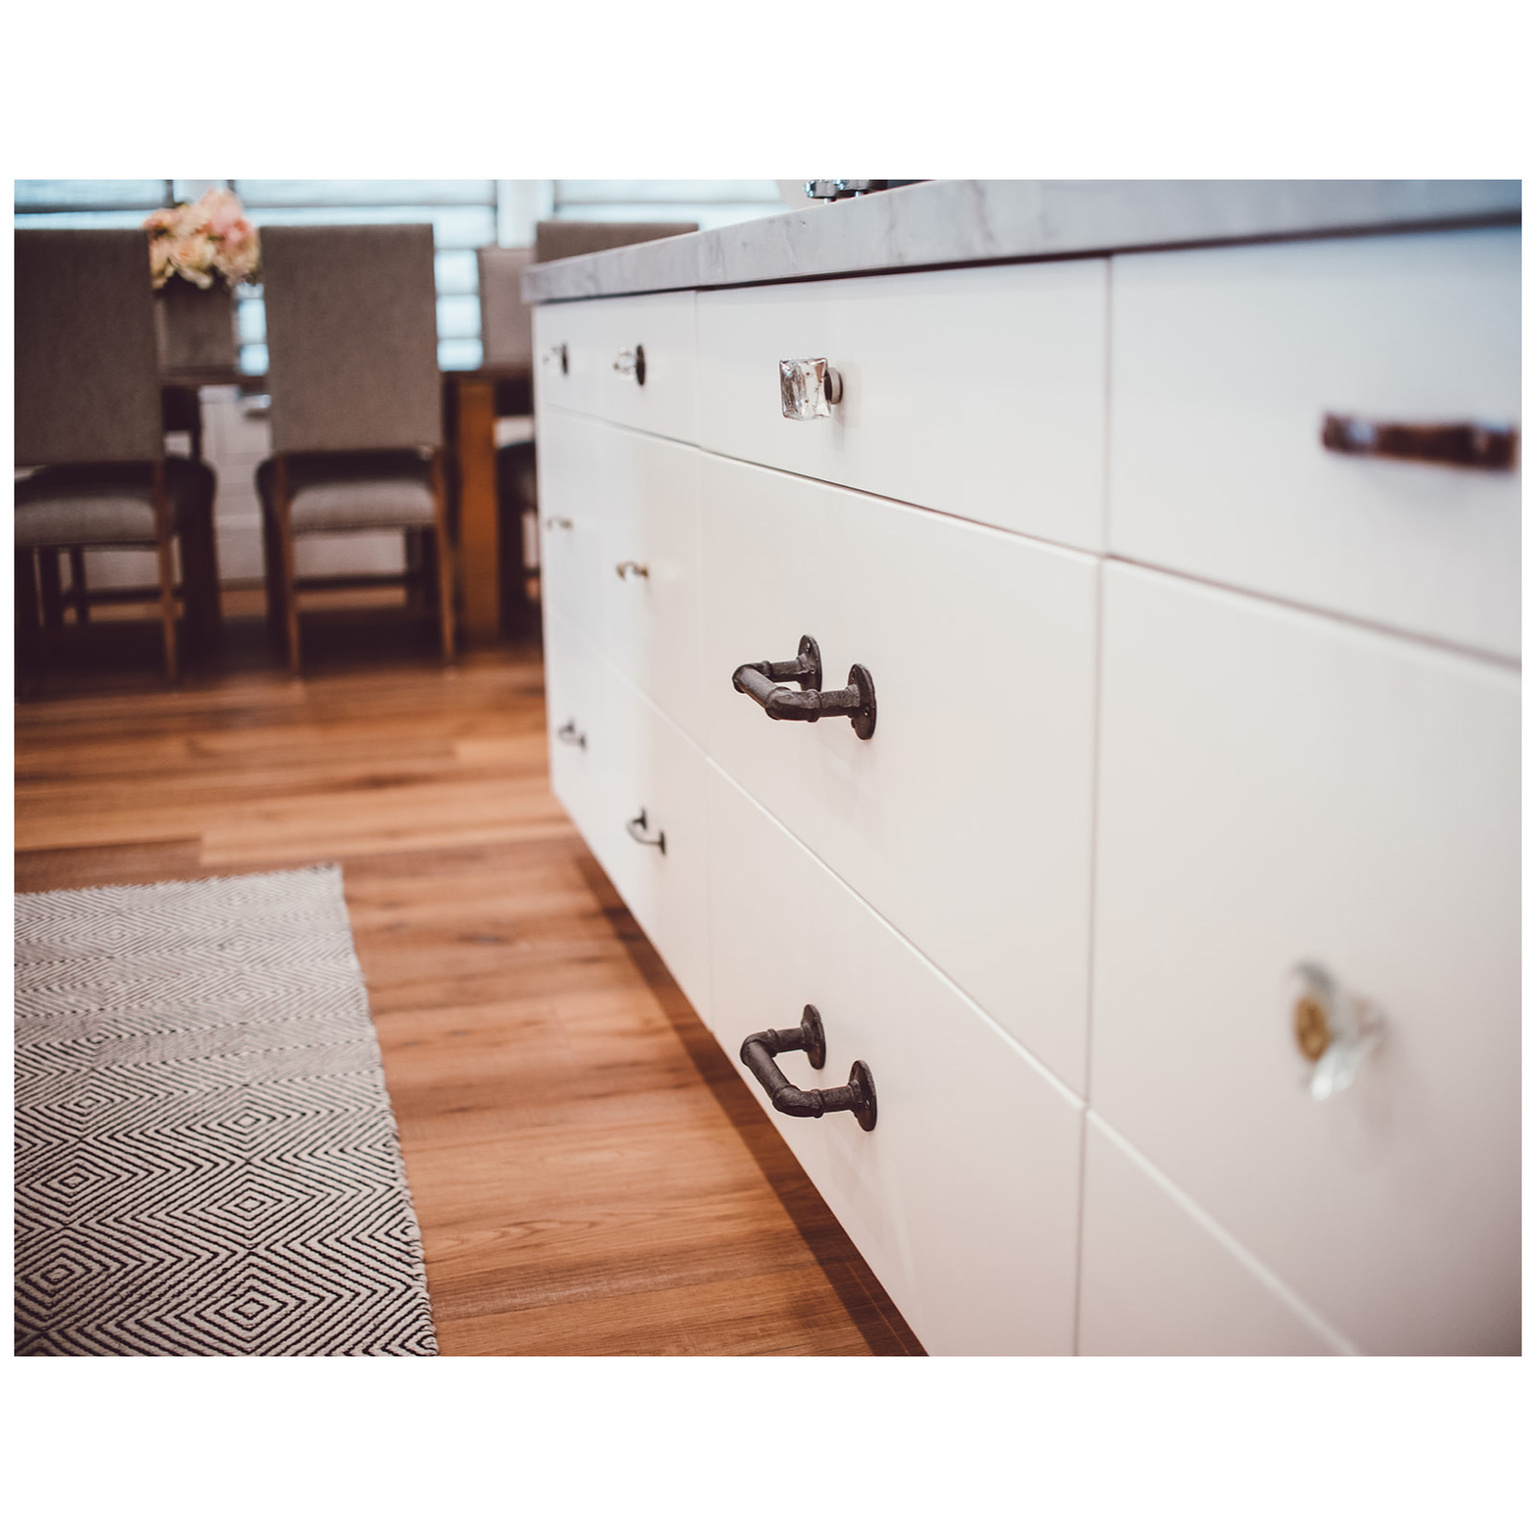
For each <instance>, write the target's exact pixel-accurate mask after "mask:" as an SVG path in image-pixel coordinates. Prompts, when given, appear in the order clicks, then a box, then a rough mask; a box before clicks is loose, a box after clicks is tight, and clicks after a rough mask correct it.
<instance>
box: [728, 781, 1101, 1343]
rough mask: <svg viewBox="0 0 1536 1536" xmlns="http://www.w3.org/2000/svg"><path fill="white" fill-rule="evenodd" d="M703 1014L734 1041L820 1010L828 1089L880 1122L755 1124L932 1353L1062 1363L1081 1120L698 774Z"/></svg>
mask: <svg viewBox="0 0 1536 1536" xmlns="http://www.w3.org/2000/svg"><path fill="white" fill-rule="evenodd" d="M707 772H708V784H709V814H710V844H711V849H710V857H711V869H710V879H711V905H710V949H711V956H710V958H711V968H712V982H713V1003H714V1011H713V1013H712V1014H711V1015H710V1021H711V1024H712V1026H713V1028H714V1030H715V1033H716V1035H717V1036H718V1037H719V1039H720V1041H721V1043H722V1045H723V1046H724V1047H725V1049H726V1051H727V1053H728V1054H729V1055H730V1057H731V1059H732V1060H733V1061H737V1062H738V1070H739V1071H741V1072H742V1075H743V1076H744V1077H746V1079H747V1081H748V1082H749V1083H751V1084H752V1085H753V1088H754V1091H755V1092H757V1094H758V1096H759V1098H760V1099H762V1100H763V1102H764V1103H765V1104H766V1097H765V1096H764V1095H763V1094H762V1090H761V1089H760V1088H758V1087H757V1084H756V1082H755V1080H754V1079H753V1078H752V1076H751V1074H750V1073H749V1072H748V1071H747V1069H746V1068H745V1067H741V1066H740V1065H739V1054H738V1053H739V1048H740V1045H741V1042H742V1041H743V1040H744V1039H745V1038H746V1037H747V1036H748V1035H749V1034H754V1033H756V1032H757V1031H759V1030H763V1029H784V1028H791V1027H793V1026H794V1025H796V1024H798V1022H799V1020H800V1014H801V1010H802V1008H803V1007H804V1006H805V1004H806V1003H814V1004H815V1005H816V1006H817V1008H818V1009H819V1010H820V1012H821V1015H822V1020H823V1024H824V1027H825V1030H826V1038H827V1062H826V1066H825V1067H824V1068H823V1069H822V1070H820V1071H816V1070H814V1069H812V1068H811V1066H810V1065H809V1062H808V1061H807V1058H806V1057H805V1056H804V1054H802V1053H799V1052H795V1053H789V1054H785V1055H783V1056H781V1057H779V1065H780V1066H781V1068H782V1069H783V1070H784V1072H785V1075H786V1076H787V1077H788V1078H789V1079H790V1081H791V1082H793V1083H795V1084H796V1085H797V1086H800V1087H805V1088H812V1087H816V1088H832V1087H836V1086H837V1085H838V1084H840V1083H844V1082H846V1081H847V1080H848V1073H849V1069H850V1067H851V1066H852V1064H853V1062H854V1061H855V1060H863V1061H865V1062H866V1063H867V1064H868V1066H869V1068H870V1071H871V1073H872V1074H873V1077H874V1081H875V1092H876V1097H877V1105H878V1119H877V1122H876V1125H875V1128H874V1129H873V1130H872V1131H868V1132H866V1131H864V1130H862V1129H861V1128H860V1127H859V1125H858V1124H857V1123H856V1122H855V1120H854V1118H853V1116H852V1115H851V1114H847V1113H838V1114H830V1115H827V1116H825V1117H823V1118H822V1119H820V1120H796V1119H790V1118H788V1117H786V1116H783V1115H778V1114H775V1113H774V1112H773V1110H772V1109H769V1110H768V1113H769V1114H770V1115H771V1116H772V1118H773V1122H774V1124H775V1125H776V1126H777V1127H778V1129H779V1130H780V1131H781V1132H782V1134H783V1136H784V1139H785V1140H786V1141H787V1142H788V1143H789V1146H790V1148H791V1150H792V1151H793V1152H794V1154H795V1156H796V1157H797V1158H798V1159H799V1160H800V1163H801V1165H802V1166H803V1167H804V1168H805V1170H806V1172H807V1173H808V1174H809V1175H810V1177H811V1179H812V1180H813V1181H814V1182H815V1184H816V1186H817V1188H818V1189H819V1190H820V1191H821V1193H822V1195H823V1196H824V1198H825V1199H826V1201H827V1203H828V1205H830V1206H831V1208H832V1210H833V1212H834V1213H835V1215H836V1216H837V1218H838V1220H839V1221H840V1222H841V1223H842V1224H843V1227H844V1228H845V1230H846V1231H847V1232H848V1235H849V1236H850V1237H851V1238H852V1239H853V1241H854V1243H855V1244H856V1245H857V1246H858V1248H859V1251H860V1252H861V1253H862V1254H863V1255H864V1257H865V1258H866V1259H867V1260H868V1262H869V1264H870V1267H871V1268H872V1269H873V1270H874V1272H875V1274H876V1275H877V1276H878V1277H879V1279H880V1281H881V1283H882V1284H883V1285H884V1286H885V1287H886V1289H887V1290H888V1291H889V1292H890V1294H891V1296H892V1298H893V1299H894V1301H895V1302H896V1304H897V1306H898V1307H900V1308H901V1312H902V1315H903V1316H904V1317H905V1318H906V1320H907V1322H908V1323H909V1324H911V1326H912V1329H913V1331H914V1332H915V1333H916V1334H917V1336H918V1338H919V1339H920V1340H921V1341H922V1343H923V1345H924V1347H925V1348H926V1349H927V1350H928V1351H929V1352H930V1353H933V1354H1060V1353H1069V1352H1070V1351H1071V1348H1072V1324H1073V1312H1074V1289H1075V1284H1076V1247H1077V1199H1078V1155H1079V1154H1078V1148H1079V1140H1080V1135H1081V1113H1082V1112H1081V1106H1080V1105H1079V1103H1078V1102H1077V1101H1076V1100H1075V1099H1073V1098H1072V1096H1071V1095H1069V1094H1067V1093H1066V1092H1064V1091H1063V1090H1062V1089H1061V1088H1059V1087H1058V1086H1057V1085H1056V1084H1055V1083H1054V1082H1053V1081H1052V1080H1051V1079H1049V1078H1048V1077H1047V1076H1046V1075H1045V1074H1044V1073H1042V1072H1040V1071H1039V1070H1038V1068H1036V1067H1035V1066H1034V1065H1033V1064H1032V1063H1031V1062H1030V1061H1029V1060H1028V1058H1027V1057H1026V1056H1025V1055H1024V1054H1023V1053H1022V1052H1021V1051H1020V1050H1019V1049H1018V1047H1017V1046H1015V1045H1014V1044H1013V1042H1012V1041H1010V1040H1008V1039H1007V1038H1006V1037H1005V1036H1004V1035H1003V1034H1002V1033H1001V1032H1000V1031H999V1030H998V1029H997V1028H996V1027H995V1026H994V1025H992V1024H991V1023H989V1022H988V1021H987V1020H986V1019H985V1018H984V1017H983V1016H982V1015H981V1014H980V1013H978V1012H977V1011H976V1009H975V1008H974V1007H972V1006H971V1005H970V1004H969V1003H968V1002H967V1001H966V1000H965V999H964V998H962V997H961V996H960V995H959V994H958V993H957V992H956V991H955V990H954V988H953V987H951V986H950V985H949V984H948V983H947V982H945V980H944V979H943V978H942V977H941V976H940V975H938V973H937V972H935V971H934V970H933V968H932V967H931V966H930V965H928V964H927V963H926V962H925V961H924V960H923V959H922V958H921V957H920V956H919V955H918V954H917V953H916V952H915V951H914V950H913V949H912V948H911V946H910V945H908V944H906V943H904V942H903V941H902V939H901V938H900V937H899V936H898V935H897V934H896V933H894V932H893V931H892V930H891V929H890V927H889V926H887V925H886V924H885V923H883V922H881V921H880V919H879V918H878V917H876V916H875V914H874V913H873V912H871V911H870V909H869V908H868V907H867V906H865V905H864V903H863V902H861V901H859V900H858V898H857V897H855V896H854V895H853V894H852V893H851V892H850V891H849V890H848V889H847V887H846V886H844V885H843V884H842V883H841V882H840V881H838V880H837V879H835V878H834V877H833V876H832V875H831V874H829V873H828V871H827V870H826V868H825V866H823V865H822V864H820V863H819V862H818V861H817V860H816V859H814V858H812V857H811V856H810V855H809V854H808V853H807V852H806V851H805V850H804V849H803V848H802V847H801V846H800V845H799V844H797V843H796V842H795V841H794V840H793V839H792V838H790V837H789V836H787V835H786V834H785V833H784V831H783V830H782V829H781V828H779V827H778V826H776V825H775V824H774V823H773V822H772V821H771V820H770V819H769V818H768V817H767V816H766V815H764V813H763V812H762V811H761V810H760V809H759V808H758V807H756V806H755V805H753V804H752V803H751V802H750V801H749V800H748V799H747V798H746V797H745V796H744V795H743V794H742V793H741V791H740V790H739V789H737V788H736V787H735V786H734V785H733V784H731V783H730V781H729V780H728V779H726V778H725V777H724V775H722V774H721V773H720V772H719V770H718V769H716V768H714V767H713V766H711V767H710V768H709V769H708V770H707Z"/></svg>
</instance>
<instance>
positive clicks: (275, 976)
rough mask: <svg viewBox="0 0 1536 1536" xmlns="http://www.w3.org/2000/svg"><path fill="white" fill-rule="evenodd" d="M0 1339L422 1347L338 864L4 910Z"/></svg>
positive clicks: (75, 896) (385, 1101) (428, 1337)
mask: <svg viewBox="0 0 1536 1536" xmlns="http://www.w3.org/2000/svg"><path fill="white" fill-rule="evenodd" d="M15 1348H16V1353H17V1354H21V1355H435V1354H436V1353H437V1338H436V1335H435V1334H434V1332H433V1328H432V1311H431V1306H430V1303H429V1301H428V1298H427V1283H426V1270H425V1267H424V1265H423V1262H422V1250H421V1233H420V1230H419V1229H418V1227H417V1225H416V1217H415V1213H414V1212H413V1211H412V1209H411V1196H410V1190H409V1188H408V1186H407V1184H406V1180H405V1166H404V1164H403V1162H402V1161H401V1158H400V1145H399V1137H398V1133H397V1131H396V1128H395V1118H394V1114H393V1111H392V1110H391V1108H390V1103H389V1094H388V1092H387V1090H386V1089H385V1086H384V1072H383V1066H382V1062H381V1060H380V1056H379V1043H378V1037H377V1035H376V1034H375V1033H374V1028H373V1022H372V1019H371V1018H370V1016H369V1012H368V996H367V993H366V992H365V990H364V988H363V977H362V972H361V970H360V969H359V967H358V963H357V956H356V953H355V951H354V950H353V947H352V930H351V927H350V925H349V923H348V921H347V909H346V903H345V901H344V900H343V897H342V885H341V871H340V869H339V868H338V867H337V866H335V865H324V866H321V867H318V868H313V869H301V870H289V871H284V872H281V873H278V874H268V875H240V876H236V877H233V878H226V879H218V880H194V881H178V882H174V883H169V884H164V885H124V886H102V887H96V888H93V889H88V890H77V891H48V892H44V893H41V894H37V895H18V896H17V897H16V1342H15Z"/></svg>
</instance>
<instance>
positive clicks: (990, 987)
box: [701, 455, 1098, 1091]
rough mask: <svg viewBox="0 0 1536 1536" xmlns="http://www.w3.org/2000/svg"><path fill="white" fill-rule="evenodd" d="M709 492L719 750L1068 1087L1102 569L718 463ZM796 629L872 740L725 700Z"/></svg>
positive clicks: (708, 463) (706, 469)
mask: <svg viewBox="0 0 1536 1536" xmlns="http://www.w3.org/2000/svg"><path fill="white" fill-rule="evenodd" d="M701 493H702V502H703V508H704V516H703V531H704V613H705V624H704V630H705V638H704V675H705V679H706V687H705V700H706V703H705V718H706V742H707V745H708V748H709V753H710V756H711V757H712V758H713V759H714V760H715V761H716V762H718V763H719V764H720V766H721V767H722V768H724V769H725V770H726V772H727V773H729V774H730V775H731V777H732V778H734V779H735V780H736V782H737V783H738V784H740V785H741V786H742V788H743V789H745V790H746V791H747V792H748V793H749V794H750V795H752V796H753V798H754V799H756V800H757V801H758V802H759V803H760V804H761V805H763V806H764V807H765V808H766V809H767V810H768V811H769V812H771V813H772V814H773V815H774V816H776V817H777V818H778V819H779V820H780V821H782V822H783V823H784V825H785V826H786V827H788V828H789V830H790V831H791V832H792V833H794V835H795V836H796V837H798V838H800V839H801V841H803V842H804V843H805V844H806V845H807V847H809V848H810V849H811V851H812V852H813V853H815V854H817V855H818V856H819V857H820V858H821V859H823V860H824V861H825V862H826V863H827V864H828V865H830V866H831V868H832V869H833V870H835V871H836V872H837V873H838V874H839V875H841V876H842V878H843V879H845V880H846V881H847V882H848V883H849V884H850V885H852V886H853V888H854V889H855V890H856V891H858V892H859V893H860V894H861V895H862V896H864V897H865V898H866V900H868V901H869V902H870V904H871V905H872V906H873V907H875V908H876V910H877V911H879V912H881V913H882V914H883V915H884V916H885V917H887V918H888V919H889V920H890V921H891V923H893V924H894V925H895V927H896V928H897V929H899V930H900V931H901V932H902V933H903V934H904V935H905V936H906V937H907V938H909V939H910V940H911V941H912V942H913V943H914V944H916V945H917V946H918V948H919V949H921V950H922V951H923V953H924V954H925V955H927V956H928V958H929V959H930V960H932V961H933V962H934V963H935V964H936V965H937V966H939V968H940V969H941V970H943V971H944V972H945V974H946V975H948V976H949V977H950V978H951V980H953V981H954V982H955V983H956V984H957V985H958V986H959V987H961V988H962V989H963V990H964V991H965V992H966V993H968V994H969V995H970V996H971V997H973V998H974V999H975V1000H976V1002H977V1003H979V1004H980V1005H981V1007H983V1008H984V1009H986V1010H987V1012H988V1013H989V1014H990V1015H991V1016H992V1017H993V1018H995V1019H996V1020H997V1021H998V1022H999V1023H1000V1024H1002V1026H1003V1027H1004V1028H1005V1029H1006V1030H1007V1031H1008V1032H1009V1033H1010V1034H1011V1035H1013V1037H1014V1038H1015V1039H1016V1040H1018V1041H1019V1042H1020V1044H1022V1045H1024V1046H1026V1047H1027V1048H1028V1049H1029V1050H1031V1051H1032V1052H1033V1053H1034V1054H1035V1055H1036V1056H1038V1057H1039V1058H1040V1059H1041V1060H1042V1061H1044V1062H1045V1063H1046V1065H1047V1066H1049V1067H1050V1069H1051V1070H1052V1071H1053V1072H1055V1073H1057V1074H1058V1075H1059V1076H1060V1077H1062V1078H1063V1080H1064V1081H1066V1082H1067V1083H1069V1084H1071V1085H1072V1086H1073V1087H1074V1088H1075V1089H1076V1090H1078V1091H1081V1089H1082V1087H1083V1081H1084V1070H1085V1049H1086V1048H1085V1038H1086V1030H1087V1012H1088V927H1089V910H1088V889H1089V878H1090V867H1091V854H1090V838H1091V815H1092V777H1093V678H1094V659H1095V650H1094V647H1095V630H1096V625H1097V583H1098V570H1097V566H1096V564H1095V562H1094V561H1093V560H1091V559H1089V558H1088V557H1086V556H1083V555H1079V554H1076V553H1075V552H1072V551H1068V550H1063V549H1059V548H1056V547H1054V546H1051V545H1047V544H1042V543H1038V542H1035V541H1033V540H1026V539H1021V538H1017V537H1011V536H1009V535H1006V534H1002V533H999V532H997V531H995V530H993V529H989V528H982V527H978V526H976V525H974V524H969V523H963V522H960V521H958V520H957V519H955V518H946V517H940V516H937V515H935V514H934V513H931V512H920V511H917V510H916V509H914V508H910V507H903V506H897V505H894V504H892V503H890V502H885V501H879V500H876V499H875V498H874V497H870V496H863V495H859V494H857V493H855V492H852V491H846V490H842V489H839V488H837V487H835V486H827V485H819V484H814V483H810V482H807V481H804V480H801V479H799V478H797V477H795V476H791V475H783V474H776V473H774V472H773V471H771V470H765V469H760V468H757V467H755V466H751V465H744V464H736V463H733V462H731V461H729V460H725V459H719V458H716V457H714V456H713V455H707V456H705V459H704V462H703V466H702V478H701ZM802 635H809V636H810V637H811V638H812V639H814V640H815V641H816V643H817V645H818V646H819V648H820V651H821V657H822V665H823V672H824V676H823V680H822V687H823V688H824V689H831V688H841V687H843V686H845V685H846V681H847V676H848V669H849V667H850V666H851V665H852V664H853V663H855V662H858V663H860V664H861V665H863V666H864V667H866V668H867V669H868V671H869V673H870V676H871V677H872V679H873V682H874V690H875V699H876V723H875V732H874V735H873V736H871V737H870V738H869V740H867V741H862V740H860V739H859V738H858V736H857V735H855V733H854V731H853V729H852V727H851V725H850V723H849V722H848V721H847V720H845V719H835V718H833V719H825V720H819V721H816V722H815V723H806V722H803V721H783V720H770V719H769V718H768V717H767V715H766V714H765V713H764V712H763V710H762V709H761V708H760V707H759V706H758V705H757V704H756V703H754V702H753V701H752V699H750V698H749V697H747V696H746V695H745V694H742V693H737V692H736V691H735V690H734V688H733V687H732V686H731V677H732V674H733V673H734V672H735V670H736V668H737V667H738V666H740V665H741V664H742V663H744V662H752V661H765V660H766V661H783V660H788V659H790V658H792V657H793V656H794V655H795V654H796V648H797V647H798V645H799V643H800V637H801V636H802Z"/></svg>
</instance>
